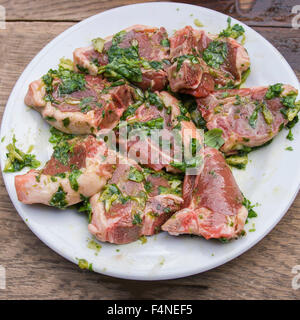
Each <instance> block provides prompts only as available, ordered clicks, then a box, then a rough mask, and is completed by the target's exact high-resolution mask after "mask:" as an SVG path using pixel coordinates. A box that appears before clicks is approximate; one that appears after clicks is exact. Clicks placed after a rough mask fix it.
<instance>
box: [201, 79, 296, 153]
mask: <svg viewBox="0 0 300 320" xmlns="http://www.w3.org/2000/svg"><path fill="white" fill-rule="evenodd" d="M297 94H298V91H297V90H296V89H295V88H294V87H292V86H290V85H281V84H275V85H273V86H269V87H254V88H245V89H238V90H237V89H236V90H226V91H220V92H219V91H217V92H214V93H211V94H210V95H209V96H208V97H206V98H202V99H198V100H197V103H198V108H199V110H200V111H201V113H202V116H203V118H204V119H205V121H206V126H207V128H208V129H209V130H211V129H214V128H220V129H222V130H223V135H222V137H223V139H224V140H225V143H224V145H223V146H222V148H221V150H222V151H223V152H225V153H234V152H236V151H237V150H242V149H243V148H244V146H246V147H256V146H260V145H263V144H264V143H266V142H268V141H270V140H271V139H272V138H273V137H274V136H276V135H277V134H278V132H279V130H280V128H282V126H285V125H286V124H287V123H288V122H289V121H292V120H293V119H294V117H295V116H296V115H297V113H298V111H299V106H297V105H296V103H295V100H296V97H297Z"/></svg>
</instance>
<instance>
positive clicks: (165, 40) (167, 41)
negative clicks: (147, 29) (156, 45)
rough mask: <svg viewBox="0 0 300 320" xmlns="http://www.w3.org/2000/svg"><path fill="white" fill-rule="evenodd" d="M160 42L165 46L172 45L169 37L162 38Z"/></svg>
mask: <svg viewBox="0 0 300 320" xmlns="http://www.w3.org/2000/svg"><path fill="white" fill-rule="evenodd" d="M160 44H161V45H162V46H163V47H170V41H169V39H162V40H161V42H160Z"/></svg>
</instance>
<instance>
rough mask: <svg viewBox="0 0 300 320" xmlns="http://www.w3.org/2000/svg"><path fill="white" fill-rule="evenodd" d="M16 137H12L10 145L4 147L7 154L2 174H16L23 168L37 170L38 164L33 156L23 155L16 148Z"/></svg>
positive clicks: (23, 153)
mask: <svg viewBox="0 0 300 320" xmlns="http://www.w3.org/2000/svg"><path fill="white" fill-rule="evenodd" d="M16 142H17V140H16V137H15V135H13V138H12V143H10V144H9V145H7V146H6V149H7V151H8V153H6V158H7V160H6V162H5V166H4V170H3V171H4V172H17V171H21V170H22V169H23V168H25V167H29V168H34V169H35V168H38V167H39V166H40V164H41V163H40V162H39V161H38V160H36V158H35V155H33V154H30V153H25V152H23V151H21V150H20V149H18V148H17V147H16Z"/></svg>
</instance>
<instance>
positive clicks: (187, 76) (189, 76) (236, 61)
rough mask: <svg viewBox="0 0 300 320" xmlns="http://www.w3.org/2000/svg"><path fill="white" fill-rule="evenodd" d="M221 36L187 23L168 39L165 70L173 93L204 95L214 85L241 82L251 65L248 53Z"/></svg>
mask: <svg viewBox="0 0 300 320" xmlns="http://www.w3.org/2000/svg"><path fill="white" fill-rule="evenodd" d="M220 35H221V34H220ZM220 35H212V34H207V33H206V32H205V31H203V30H201V31H200V30H194V29H193V28H192V27H190V26H186V27H185V28H183V29H180V30H178V31H176V32H175V34H174V35H173V36H172V37H171V38H170V60H171V62H172V65H171V66H170V67H168V69H167V73H168V80H169V83H170V87H171V90H172V91H173V92H182V93H187V94H191V95H193V96H195V97H205V96H207V95H208V94H209V93H210V92H212V91H214V90H215V88H220V87H225V86H226V87H228V86H229V87H232V86H236V85H239V84H240V83H241V82H242V80H243V74H245V73H246V72H247V70H248V69H249V66H250V60H249V56H248V53H247V51H246V49H245V48H244V47H243V46H242V45H241V44H240V43H238V42H237V41H236V40H235V39H233V38H230V37H224V36H220Z"/></svg>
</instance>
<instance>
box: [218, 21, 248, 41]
mask: <svg viewBox="0 0 300 320" xmlns="http://www.w3.org/2000/svg"><path fill="white" fill-rule="evenodd" d="M244 34H245V29H244V28H243V27H242V26H241V25H239V24H237V23H236V24H234V25H233V26H231V18H230V17H228V18H227V28H226V29H224V30H223V31H221V32H220V34H219V37H225V38H228V37H230V38H233V39H237V38H239V37H240V36H244Z"/></svg>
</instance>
